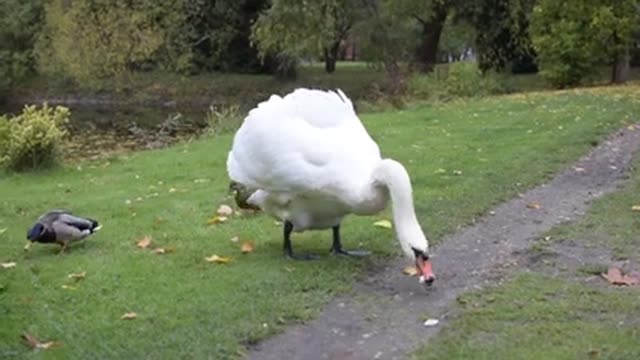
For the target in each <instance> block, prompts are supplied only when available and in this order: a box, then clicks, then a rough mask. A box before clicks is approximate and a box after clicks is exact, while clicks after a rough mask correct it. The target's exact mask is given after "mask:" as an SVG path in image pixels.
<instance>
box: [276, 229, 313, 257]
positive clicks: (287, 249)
mask: <svg viewBox="0 0 640 360" xmlns="http://www.w3.org/2000/svg"><path fill="white" fill-rule="evenodd" d="M292 231H293V224H292V223H291V222H290V221H288V220H285V221H284V256H286V257H288V258H290V259H295V260H314V259H317V257H316V256H314V255H311V254H302V255H294V254H293V249H292V247H291V232H292Z"/></svg>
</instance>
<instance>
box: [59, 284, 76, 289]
mask: <svg viewBox="0 0 640 360" xmlns="http://www.w3.org/2000/svg"><path fill="white" fill-rule="evenodd" d="M61 287H62V288H63V289H65V290H78V288H77V287H75V286H71V285H62V286H61Z"/></svg>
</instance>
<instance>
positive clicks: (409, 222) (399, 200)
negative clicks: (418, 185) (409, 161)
mask: <svg viewBox="0 0 640 360" xmlns="http://www.w3.org/2000/svg"><path fill="white" fill-rule="evenodd" d="M373 178H374V182H375V183H377V184H379V185H382V186H385V187H386V188H387V189H388V191H389V195H390V196H391V204H392V210H393V222H394V226H395V229H396V236H397V237H398V241H399V242H400V245H401V246H402V250H403V251H404V252H405V254H406V255H407V256H409V257H411V258H413V257H414V256H415V255H414V251H413V249H412V248H415V249H416V250H420V251H424V252H425V253H427V252H428V250H429V244H428V242H427V239H426V237H425V235H424V232H423V231H422V228H421V227H420V224H419V223H418V219H417V218H416V213H415V210H414V207H413V190H412V188H411V179H410V178H409V174H408V173H407V170H405V168H404V166H402V164H400V163H399V162H397V161H395V160H391V159H384V160H382V161H380V164H379V165H378V166H377V167H376V169H375V171H374V173H373Z"/></svg>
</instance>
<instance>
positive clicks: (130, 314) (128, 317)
mask: <svg viewBox="0 0 640 360" xmlns="http://www.w3.org/2000/svg"><path fill="white" fill-rule="evenodd" d="M137 317H138V314H136V313H134V312H128V313H124V314H123V315H122V316H120V319H122V320H133V319H135V318H137Z"/></svg>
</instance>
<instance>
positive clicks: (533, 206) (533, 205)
mask: <svg viewBox="0 0 640 360" xmlns="http://www.w3.org/2000/svg"><path fill="white" fill-rule="evenodd" d="M527 207H528V208H529V209H535V210H540V209H541V208H542V205H540V203H539V202H537V201H532V202H530V203H528V204H527Z"/></svg>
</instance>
